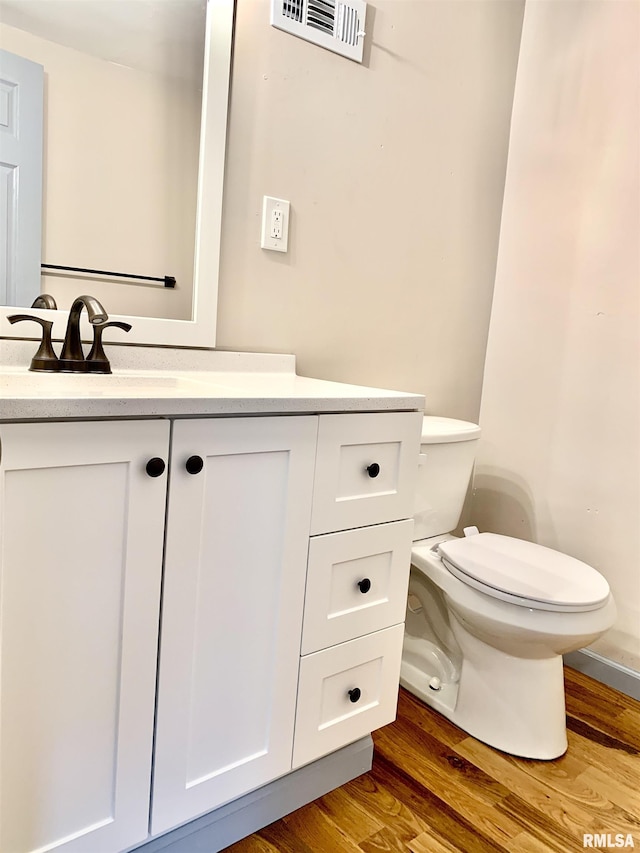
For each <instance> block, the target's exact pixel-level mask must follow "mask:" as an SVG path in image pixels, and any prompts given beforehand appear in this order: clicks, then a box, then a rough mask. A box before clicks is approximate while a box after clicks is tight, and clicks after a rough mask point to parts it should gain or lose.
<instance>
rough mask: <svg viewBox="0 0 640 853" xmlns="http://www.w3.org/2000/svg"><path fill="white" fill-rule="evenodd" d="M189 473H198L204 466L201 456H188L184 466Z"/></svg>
mask: <svg viewBox="0 0 640 853" xmlns="http://www.w3.org/2000/svg"><path fill="white" fill-rule="evenodd" d="M184 467H185V468H186V469H187V471H188V472H189V473H190V474H199V473H200V471H202V469H203V468H204V460H203V458H202V456H190V457H189V458H188V459H187V461H186V462H185V466H184Z"/></svg>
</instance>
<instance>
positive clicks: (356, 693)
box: [347, 687, 362, 702]
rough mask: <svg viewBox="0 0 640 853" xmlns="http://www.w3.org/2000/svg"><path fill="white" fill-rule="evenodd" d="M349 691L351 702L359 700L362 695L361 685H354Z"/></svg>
mask: <svg viewBox="0 0 640 853" xmlns="http://www.w3.org/2000/svg"><path fill="white" fill-rule="evenodd" d="M347 693H348V694H349V701H350V702H357V701H358V699H359V698H360V697H361V696H362V693H361V692H360V688H359V687H354V688H353V690H347Z"/></svg>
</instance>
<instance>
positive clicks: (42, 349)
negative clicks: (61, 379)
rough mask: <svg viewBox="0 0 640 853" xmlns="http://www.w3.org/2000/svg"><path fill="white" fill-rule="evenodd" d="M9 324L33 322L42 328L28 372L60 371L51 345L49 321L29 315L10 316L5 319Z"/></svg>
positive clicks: (57, 359)
mask: <svg viewBox="0 0 640 853" xmlns="http://www.w3.org/2000/svg"><path fill="white" fill-rule="evenodd" d="M7 320H8V321H9V322H10V323H20V322H21V321H22V320H33V321H34V322H35V323H40V325H41V326H42V340H41V341H40V346H39V347H38V351H37V352H36V354H35V355H34V357H33V358H32V359H31V366H30V367H29V370H37V371H42V372H45V373H57V372H58V371H59V370H60V359H59V358H58V356H57V355H56V354H55V352H54V351H53V346H52V344H51V329H52V327H53V323H52V322H51V320H43V319H42V317H33V316H32V315H31V314H11V316H10V317H7Z"/></svg>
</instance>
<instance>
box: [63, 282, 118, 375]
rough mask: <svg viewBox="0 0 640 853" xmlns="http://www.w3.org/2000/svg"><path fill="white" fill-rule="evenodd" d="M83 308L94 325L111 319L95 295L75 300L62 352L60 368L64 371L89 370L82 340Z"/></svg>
mask: <svg viewBox="0 0 640 853" xmlns="http://www.w3.org/2000/svg"><path fill="white" fill-rule="evenodd" d="M83 308H86V309H87V314H88V315H89V322H90V323H91V324H92V325H93V326H100V325H102V324H103V323H106V322H107V320H108V319H109V317H108V315H107V312H106V311H105V310H104V308H103V307H102V305H101V304H100V303H99V302H98V300H97V299H96V298H95V297H93V296H78V298H77V299H76V300H74V303H73V305H72V306H71V309H70V311H69V320H68V321H67V332H66V334H65V336H64V344H63V345H62V352H61V354H60V370H62V371H63V372H72V373H84V372H86V370H87V362H86V360H85V357H84V352H83V351H82V343H81V341H80V314H81V313H82V309H83Z"/></svg>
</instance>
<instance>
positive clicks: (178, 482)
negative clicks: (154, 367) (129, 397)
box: [151, 417, 317, 833]
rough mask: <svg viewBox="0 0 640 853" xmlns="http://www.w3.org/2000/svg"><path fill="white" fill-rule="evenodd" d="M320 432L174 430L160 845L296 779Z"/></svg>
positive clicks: (289, 422) (310, 428) (266, 421)
mask: <svg viewBox="0 0 640 853" xmlns="http://www.w3.org/2000/svg"><path fill="white" fill-rule="evenodd" d="M316 432H317V418H316V417H271V418H220V419H216V420H189V421H178V422H177V423H175V424H174V429H173V443H172V462H171V488H170V495H169V506H168V514H167V542H166V555H165V577H164V592H163V607H162V628H161V645H160V663H159V668H160V669H159V690H158V708H157V729H156V752H155V764H154V788H153V805H152V821H151V828H152V832H153V833H157V832H162V831H164V830H166V829H169V828H170V827H172V826H175V825H176V824H178V823H181V822H183V821H186V820H188V819H189V818H191V817H194V816H195V815H198V814H202V813H204V812H207V811H209V810H211V809H213V808H215V807H217V806H219V805H222V804H223V803H224V802H227V801H229V800H233V799H235V798H236V797H238V796H240V795H241V794H244V793H245V792H247V791H250V790H252V789H254V788H257V787H259V786H260V785H263V784H265V783H266V782H268V781H270V780H271V779H275V778H276V777H277V776H280V775H282V774H284V773H287V772H288V771H289V770H290V769H291V755H292V748H293V728H294V718H295V703H296V687H297V677H298V667H299V655H300V635H301V627H302V626H301V623H302V609H303V600H304V585H305V573H306V559H307V546H308V536H309V519H310V512H311V490H312V481H313V467H314V456H315V444H316ZM189 470H191V471H192V473H189Z"/></svg>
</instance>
